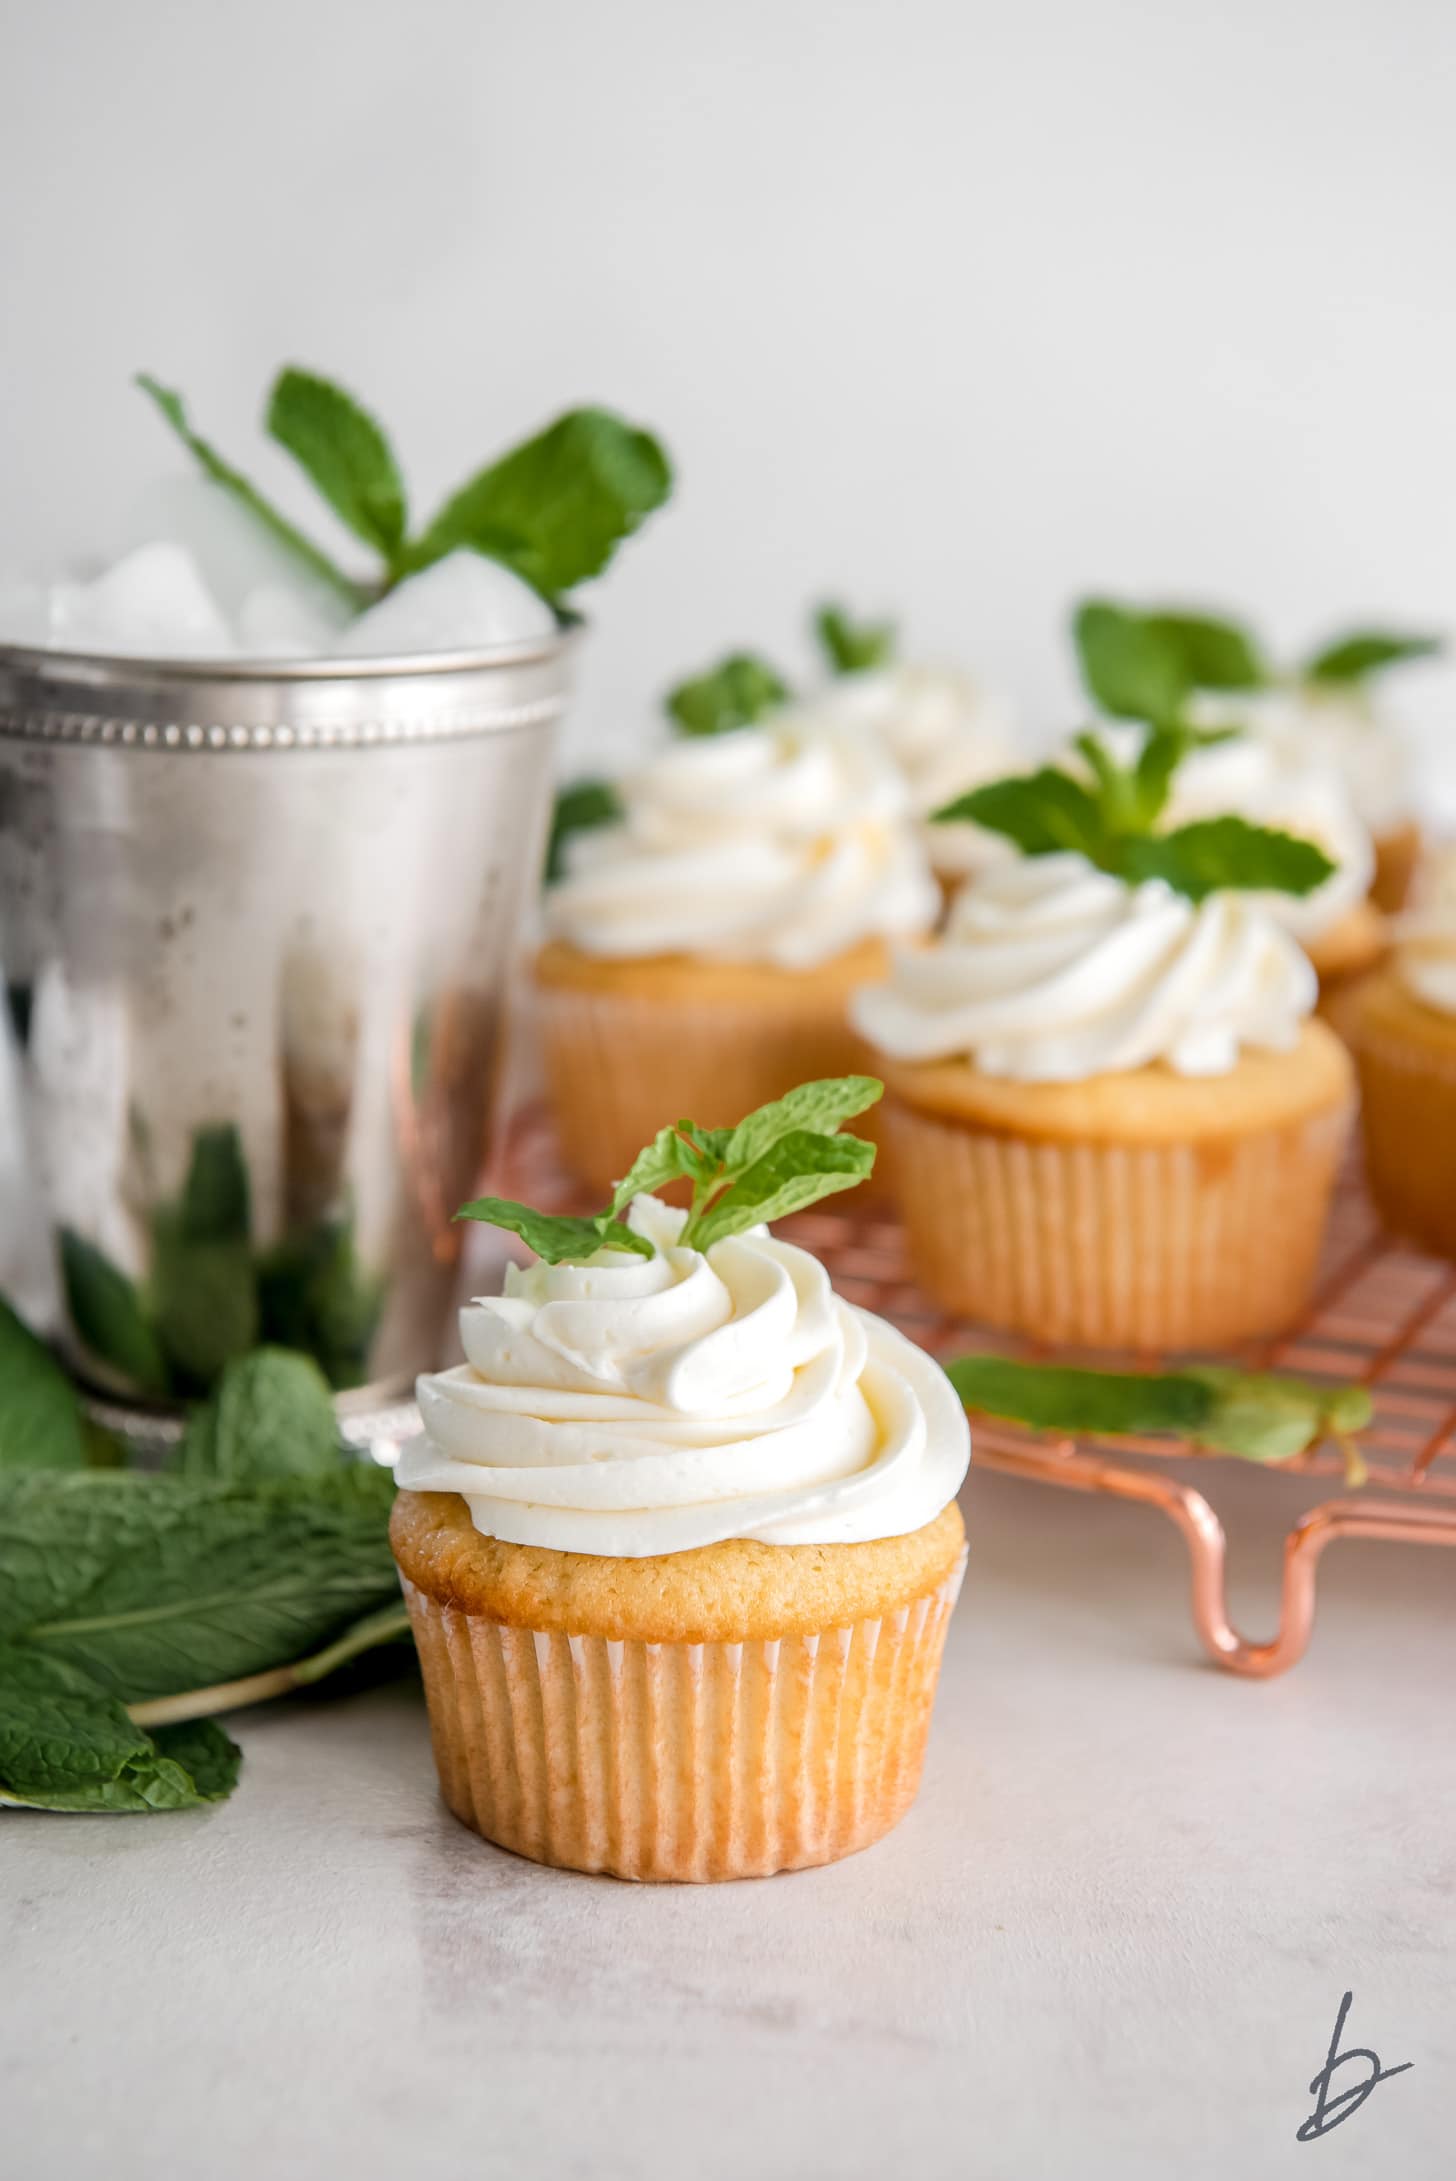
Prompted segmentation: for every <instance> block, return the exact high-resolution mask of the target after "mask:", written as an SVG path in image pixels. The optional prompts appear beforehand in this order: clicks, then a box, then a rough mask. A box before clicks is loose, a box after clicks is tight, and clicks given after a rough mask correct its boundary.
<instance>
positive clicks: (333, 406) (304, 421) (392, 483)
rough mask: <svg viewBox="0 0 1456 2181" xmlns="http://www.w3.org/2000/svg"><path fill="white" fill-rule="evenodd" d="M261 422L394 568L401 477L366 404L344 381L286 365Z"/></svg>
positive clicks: (401, 528) (401, 516)
mask: <svg viewBox="0 0 1456 2181" xmlns="http://www.w3.org/2000/svg"><path fill="white" fill-rule="evenodd" d="M266 421H267V429H268V431H269V433H270V434H271V436H272V437H273V438H274V439H276V440H277V442H278V444H279V446H280V447H286V448H287V450H288V452H289V453H290V454H291V455H292V456H293V458H294V460H295V461H296V462H297V463H298V465H299V467H300V469H302V470H303V472H304V474H305V476H307V477H308V478H309V479H311V481H312V482H313V483H314V484H315V485H316V486H317V487H318V489H319V491H320V492H321V493H322V494H323V496H324V498H325V499H326V500H327V501H328V503H329V506H330V507H331V508H332V509H333V510H334V513H335V514H336V515H337V516H338V517H339V519H340V521H341V522H343V523H345V524H347V526H348V527H349V529H350V530H352V531H353V533H354V535H355V536H356V537H358V538H362V539H363V540H364V543H365V544H366V545H372V546H373V547H374V549H375V550H376V552H378V553H381V554H382V555H383V556H384V559H385V560H386V562H388V563H389V565H390V566H391V567H393V566H394V563H395V562H396V560H397V559H398V557H399V550H400V547H401V546H402V545H403V543H404V533H405V519H406V518H405V497H404V480H403V479H402V478H401V476H400V474H399V465H398V464H397V463H396V461H395V459H394V450H393V448H392V447H391V446H390V444H389V441H388V440H387V439H386V438H385V436H384V433H383V432H382V431H381V430H380V428H379V426H378V424H376V423H375V421H374V419H373V417H372V416H370V415H369V414H368V412H367V410H365V409H362V408H361V407H360V405H359V403H358V402H357V401H355V400H354V398H353V396H352V395H351V394H346V393H345V392H344V390H343V388H342V387H341V386H335V385H333V384H332V382H331V381H330V380H328V379H324V378H320V377H319V376H318V375H317V374H316V373H315V372H312V371H301V370H299V369H298V368H297V366H292V365H291V366H289V367H288V368H287V369H285V370H283V371H280V372H279V374H278V377H277V378H276V380H275V381H274V383H273V391H272V393H271V394H270V396H269V398H268V413H267V420H266Z"/></svg>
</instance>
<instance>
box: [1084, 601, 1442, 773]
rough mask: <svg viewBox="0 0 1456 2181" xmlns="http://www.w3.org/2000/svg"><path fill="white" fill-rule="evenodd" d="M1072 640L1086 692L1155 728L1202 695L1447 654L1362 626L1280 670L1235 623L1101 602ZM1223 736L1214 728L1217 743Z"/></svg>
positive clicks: (1345, 675)
mask: <svg viewBox="0 0 1456 2181" xmlns="http://www.w3.org/2000/svg"><path fill="white" fill-rule="evenodd" d="M1073 637H1074V640H1075V643H1076V649H1077V659H1078V664H1079V665H1080V667H1081V670H1082V679H1083V682H1084V683H1085V684H1086V688H1087V694H1088V695H1089V696H1090V697H1091V698H1092V701H1093V702H1094V704H1096V705H1097V706H1098V708H1099V710H1101V711H1103V712H1106V713H1108V714H1109V715H1110V716H1111V717H1112V718H1113V719H1133V720H1145V721H1151V722H1153V723H1154V724H1169V723H1172V722H1177V721H1181V720H1182V719H1183V717H1184V712H1185V708H1186V707H1187V705H1188V703H1189V701H1190V700H1191V699H1192V698H1193V697H1195V696H1197V695H1203V694H1216V695H1236V694H1240V693H1244V694H1248V693H1252V692H1254V691H1256V690H1266V689H1274V688H1278V687H1280V686H1281V685H1287V684H1288V683H1290V682H1294V683H1303V684H1305V685H1307V686H1308V685H1316V686H1326V687H1329V686H1345V687H1350V686H1355V685H1359V684H1361V683H1363V682H1365V681H1366V680H1367V679H1368V678H1369V677H1370V676H1371V675H1372V674H1377V673H1380V672H1382V671H1383V670H1384V669H1385V668H1386V667H1391V666H1400V665H1402V664H1404V663H1405V662H1407V661H1410V660H1415V659H1427V658H1431V657H1433V656H1434V655H1435V654H1436V653H1437V652H1439V651H1440V650H1441V649H1442V642H1441V639H1440V637H1438V636H1428V635H1415V634H1409V633H1401V632H1398V631H1392V630H1389V629H1356V630H1352V631H1350V632H1348V633H1347V634H1346V635H1343V636H1340V637H1337V638H1335V639H1333V640H1332V641H1331V642H1330V643H1328V644H1325V645H1323V646H1322V647H1321V648H1320V649H1319V650H1318V651H1316V652H1314V653H1312V654H1311V656H1310V657H1309V658H1307V659H1305V660H1303V661H1302V662H1301V663H1300V664H1298V665H1297V666H1295V667H1294V668H1293V669H1292V670H1289V671H1282V670H1280V669H1279V668H1277V667H1276V666H1275V665H1274V664H1273V663H1272V662H1271V660H1270V658H1269V656H1268V653H1267V652H1266V651H1265V649H1264V647H1263V646H1262V644H1261V643H1260V642H1259V639H1258V638H1257V637H1256V636H1255V635H1254V634H1253V632H1252V631H1251V630H1250V629H1247V628H1245V627H1244V626H1243V625H1242V624H1241V623H1239V622H1237V621H1232V620H1228V619H1226V618H1224V617H1223V616H1220V615H1216V614H1209V613H1194V612H1187V611H1181V610H1178V609H1161V610H1159V609H1155V610H1152V611H1146V612H1145V611H1141V610H1139V609H1138V608H1136V607H1132V606H1122V605H1117V604H1115V603H1114V602H1113V601H1112V600H1110V599H1105V598H1093V599H1088V600H1086V601H1085V602H1084V603H1083V604H1082V605H1081V606H1079V607H1078V608H1077V612H1076V614H1075V616H1074V619H1073ZM1227 731H1228V730H1226V729H1219V730H1214V732H1215V734H1216V735H1217V736H1218V738H1219V739H1222V738H1223V735H1224V734H1225V733H1227Z"/></svg>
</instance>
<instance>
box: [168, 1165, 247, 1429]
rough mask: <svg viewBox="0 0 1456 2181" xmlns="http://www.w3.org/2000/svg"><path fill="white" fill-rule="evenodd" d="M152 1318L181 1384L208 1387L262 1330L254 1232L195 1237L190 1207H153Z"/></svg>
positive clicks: (190, 1387) (172, 1371) (199, 1388)
mask: <svg viewBox="0 0 1456 2181" xmlns="http://www.w3.org/2000/svg"><path fill="white" fill-rule="evenodd" d="M151 1291H152V1321H153V1324H154V1326H155V1328H156V1333H157V1338H158V1339H159V1340H160V1342H161V1344H162V1348H163V1351H164V1353H165V1355H166V1358H167V1363H168V1366H169V1378H170V1380H171V1382H172V1384H173V1385H174V1386H175V1387H179V1388H181V1389H183V1390H186V1391H194V1392H200V1391H202V1390H204V1389H205V1388H207V1387H208V1386H210V1385H211V1384H212V1382H213V1380H214V1379H215V1378H216V1377H217V1374H218V1372H219V1371H220V1370H221V1369H222V1368H223V1366H224V1364H226V1363H228V1362H230V1361H232V1359H233V1358H234V1357H237V1356H245V1355H246V1354H247V1353H248V1350H249V1349H250V1348H252V1347H253V1346H254V1344H255V1343H256V1341H257V1338H258V1289H257V1280H256V1277H255V1274H254V1269H253V1257H252V1252H251V1250H250V1249H249V1247H248V1244H247V1242H246V1240H226V1239H224V1240H211V1239H206V1238H202V1239H194V1238H193V1237H191V1236H190V1235H189V1234H188V1232H187V1226H186V1219H185V1214H183V1213H181V1212H179V1211H178V1210H177V1209H175V1208H173V1207H171V1206H167V1205H159V1206H158V1207H157V1209H156V1211H155V1212H154V1213H153V1214H152V1279H151Z"/></svg>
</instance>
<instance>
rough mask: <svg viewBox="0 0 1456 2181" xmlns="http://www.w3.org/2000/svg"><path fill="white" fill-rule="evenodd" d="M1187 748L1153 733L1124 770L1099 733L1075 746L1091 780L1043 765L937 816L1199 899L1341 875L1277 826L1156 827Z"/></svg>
mask: <svg viewBox="0 0 1456 2181" xmlns="http://www.w3.org/2000/svg"><path fill="white" fill-rule="evenodd" d="M1188 747H1189V738H1188V736H1187V735H1186V734H1185V733H1184V732H1183V730H1181V729H1180V728H1155V729H1153V730H1152V732H1151V733H1150V734H1149V735H1148V736H1147V737H1146V739H1145V740H1144V743H1143V746H1142V749H1141V750H1140V751H1139V753H1138V756H1137V759H1136V761H1135V763H1134V764H1132V765H1124V764H1122V763H1120V762H1119V760H1118V759H1117V758H1116V757H1115V756H1114V755H1113V753H1112V751H1111V750H1110V749H1108V747H1107V745H1106V744H1105V743H1104V742H1102V741H1100V740H1099V739H1098V738H1097V737H1096V736H1094V735H1082V736H1079V737H1078V740H1077V748H1078V750H1079V751H1080V752H1081V755H1082V757H1083V759H1084V761H1085V762H1086V764H1087V767H1088V771H1089V773H1090V775H1091V778H1090V781H1088V782H1084V781H1081V780H1078V779H1077V778H1075V777H1074V775H1073V774H1071V773H1069V772H1066V771H1064V770H1063V769H1062V768H1061V767H1060V766H1057V765H1043V766H1042V767H1041V768H1040V770H1039V771H1037V772H1034V773H1023V774H1016V775H1013V776H1012V777H1011V778H1009V779H1005V780H992V781H988V782H987V783H985V785H983V786H981V787H978V788H972V789H971V790H970V792H969V793H968V794H965V795H961V796H958V797H957V798H956V800H955V801H954V802H952V803H947V804H946V805H945V807H944V808H943V809H941V810H937V811H935V812H934V813H933V816H934V818H935V819H936V820H937V821H938V822H943V823H947V824H950V823H955V822H957V821H959V820H963V819H969V820H971V822H972V823H973V824H975V825H979V826H984V827H985V828H986V829H987V830H988V831H989V832H992V833H1000V834H1003V835H1004V836H1005V837H1006V838H1007V839H1008V840H1011V841H1014V842H1015V844H1016V846H1017V847H1018V848H1019V849H1020V850H1021V852H1022V854H1023V855H1025V856H1050V855H1057V854H1063V853H1066V852H1067V851H1071V852H1073V853H1074V854H1077V855H1080V856H1085V857H1086V859H1087V861H1088V862H1089V863H1091V864H1094V865H1095V866H1096V867H1097V869H1098V870H1099V871H1106V872H1107V873H1108V874H1109V875H1110V876H1111V877H1113V878H1119V879H1122V880H1123V881H1124V882H1125V883H1126V884H1127V885H1129V886H1135V885H1138V884H1140V883H1141V882H1142V881H1143V880H1145V879H1154V878H1157V879H1162V880H1163V881H1164V882H1165V884H1167V885H1169V886H1171V887H1172V888H1173V889H1174V891H1175V892H1177V893H1181V894H1184V895H1186V896H1187V898H1188V899H1189V900H1190V901H1195V902H1197V901H1203V900H1206V898H1207V897H1208V895H1209V894H1212V893H1218V892H1223V891H1236V892H1248V891H1255V892H1265V891H1268V892H1274V893H1287V894H1295V895H1305V894H1309V893H1313V891H1314V889H1315V888H1316V887H1317V886H1319V885H1322V884H1323V882H1324V881H1325V879H1327V878H1328V877H1329V876H1330V874H1331V872H1332V871H1333V870H1334V868H1335V866H1334V864H1333V863H1332V862H1331V860H1330V858H1329V857H1328V856H1327V855H1326V854H1325V852H1324V850H1323V849H1322V848H1319V847H1317V846H1316V845H1315V843H1314V842H1313V841H1305V840H1298V839H1296V838H1295V837H1294V835H1293V834H1290V833H1282V832H1279V831H1277V830H1275V829H1274V828H1273V827H1270V826H1258V825H1250V824H1249V823H1248V821H1247V820H1246V819H1243V818H1237V817H1232V816H1230V817H1223V818H1203V819H1199V820H1196V821H1195V822H1194V823H1192V824H1189V825H1184V826H1177V827H1175V828H1174V829H1173V830H1172V831H1171V832H1165V833H1161V832H1159V831H1158V830H1157V827H1158V821H1159V819H1160V818H1161V817H1162V815H1163V812H1164V811H1165V809H1166V808H1167V804H1168V799H1169V796H1170V794H1171V792H1172V786H1173V781H1174V778H1175V776H1176V774H1177V769H1178V766H1179V765H1180V764H1181V763H1182V761H1183V758H1184V756H1185V755H1186V753H1187V750H1188Z"/></svg>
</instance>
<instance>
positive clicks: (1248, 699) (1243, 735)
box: [1074, 599, 1386, 1011]
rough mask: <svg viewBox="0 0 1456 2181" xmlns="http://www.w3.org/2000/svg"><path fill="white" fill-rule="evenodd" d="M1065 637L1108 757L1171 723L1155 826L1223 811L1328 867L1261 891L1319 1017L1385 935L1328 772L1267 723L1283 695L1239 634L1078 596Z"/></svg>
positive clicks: (1344, 795)
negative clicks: (1178, 747)
mask: <svg viewBox="0 0 1456 2181" xmlns="http://www.w3.org/2000/svg"><path fill="white" fill-rule="evenodd" d="M1074 635H1075V641H1076V648H1077V655H1078V660H1079V663H1080V665H1081V670H1082V677H1083V680H1084V682H1085V684H1086V687H1087V690H1088V693H1089V695H1090V696H1091V697H1092V698H1093V701H1094V702H1095V703H1096V704H1097V705H1098V707H1099V709H1100V710H1102V711H1103V712H1105V713H1107V714H1109V715H1110V716H1111V718H1112V719H1113V720H1114V721H1116V722H1117V723H1118V724H1117V725H1116V726H1115V727H1113V728H1111V729H1110V730H1108V731H1107V733H1108V740H1109V742H1110V745H1111V747H1112V748H1113V750H1114V752H1115V754H1116V755H1117V756H1118V757H1119V759H1120V760H1121V761H1123V762H1131V761H1132V759H1133V756H1134V755H1135V753H1136V751H1137V749H1138V748H1139V747H1140V746H1141V744H1142V742H1143V741H1144V740H1145V739H1146V737H1147V736H1148V735H1149V734H1150V733H1152V732H1153V731H1155V730H1157V729H1160V728H1168V727H1172V728H1175V729H1176V730H1177V731H1178V732H1179V734H1180V735H1181V736H1182V738H1183V741H1184V743H1185V745H1186V752H1185V757H1184V761H1183V762H1181V763H1180V764H1179V767H1178V771H1177V776H1176V779H1175V781H1174V784H1173V788H1172V792H1171V794H1170V795H1169V797H1168V801H1167V804H1166V806H1165V808H1164V810H1163V813H1162V815H1161V818H1160V820H1159V823H1160V825H1161V826H1162V827H1164V828H1165V829H1167V828H1170V827H1174V826H1180V825H1186V824H1188V823H1190V822H1191V821H1193V820H1195V819H1199V818H1207V817H1217V816H1219V815H1221V814H1223V813H1226V812H1232V813H1235V814H1237V815H1238V816H1240V817H1243V818H1246V819H1247V820H1248V821H1249V822H1250V823H1251V824H1253V825H1256V826H1263V827H1269V828H1273V829H1276V830H1279V831H1283V832H1287V833H1292V834H1294V835H1295V836H1296V837H1297V838H1299V839H1302V840H1310V841H1314V842H1315V843H1316V844H1317V845H1318V846H1319V847H1320V848H1321V849H1323V850H1324V852H1325V854H1326V856H1327V857H1328V859H1329V862H1330V865H1331V869H1330V871H1329V874H1328V876H1327V877H1326V878H1325V879H1324V880H1323V882H1322V883H1321V884H1320V885H1318V886H1316V887H1314V888H1313V889H1312V890H1311V891H1310V892H1309V893H1308V894H1305V895H1292V894H1287V893H1278V892H1271V893H1270V894H1269V896H1268V898H1267V899H1266V900H1265V901H1264V903H1263V906H1264V907H1265V908H1266V909H1267V910H1268V912H1269V914H1270V915H1271V916H1272V917H1273V918H1274V919H1275V921H1276V922H1277V923H1279V924H1281V925H1282V926H1283V927H1284V929H1285V930H1286V931H1288V932H1290V933H1292V935H1293V936H1294V937H1295V938H1296V939H1297V940H1298V941H1299V943H1300V945H1301V946H1302V947H1303V948H1304V949H1305V951H1306V953H1307V954H1308V955H1309V957H1310V960H1311V961H1312V962H1313V964H1314V966H1315V970H1316V972H1317V973H1318V976H1319V980H1320V999H1321V1008H1322V1011H1331V1010H1333V1011H1338V1008H1339V1006H1340V1004H1341V998H1342V995H1343V994H1345V993H1346V992H1347V991H1348V989H1349V988H1350V986H1351V985H1352V984H1353V983H1354V982H1355V981H1356V980H1358V979H1359V978H1360V977H1363V976H1364V975H1365V974H1367V973H1368V971H1369V970H1371V969H1372V968H1373V967H1374V966H1375V964H1376V963H1377V962H1378V961H1379V960H1380V959H1381V956H1382V955H1383V953H1384V951H1385V945H1386V935H1385V927H1384V923H1383V920H1382V917H1381V914H1380V911H1379V909H1378V908H1377V907H1376V905H1375V903H1374V902H1373V900H1372V899H1371V889H1372V885H1373V882H1374V879H1375V872H1376V853H1375V845H1374V842H1373V839H1372V837H1371V834H1370V830H1369V827H1368V825H1367V824H1366V823H1365V821H1364V820H1363V819H1362V817H1361V816H1360V814H1359V812H1358V810H1357V809H1356V807H1355V804H1354V802H1353V801H1352V799H1351V795H1350V792H1349V789H1348V786H1347V785H1346V782H1345V779H1344V777H1343V774H1342V772H1341V770H1340V768H1339V766H1338V765H1337V764H1336V763H1335V762H1334V761H1333V759H1332V758H1330V757H1328V756H1323V755H1321V753H1320V750H1319V746H1318V740H1317V738H1316V737H1313V736H1309V735H1306V736H1304V737H1303V738H1302V739H1300V738H1297V737H1295V736H1294V735H1293V734H1292V733H1287V732H1285V731H1284V730H1283V729H1282V728H1281V727H1280V726H1279V722H1280V721H1281V720H1283V719H1285V718H1287V717H1292V716H1293V712H1294V709H1295V704H1294V700H1293V698H1292V697H1291V696H1290V695H1289V694H1288V693H1287V692H1285V691H1282V690H1272V689H1270V688H1269V687H1268V686H1267V684H1266V681H1265V679H1264V676H1265V668H1264V665H1263V662H1262V659H1261V656H1260V654H1259V652H1258V650H1257V649H1256V647H1255V645H1254V643H1253V640H1252V638H1250V637H1249V636H1248V635H1247V634H1246V633H1245V632H1244V631H1243V630H1241V629H1239V628H1238V627H1237V626H1236V625H1235V624H1234V623H1232V622H1226V621H1216V620H1213V619H1211V618H1210V617H1208V616H1204V615H1195V614H1190V613H1171V612H1170V613H1140V612H1135V611H1132V610H1130V609H1128V608H1126V607H1123V606H1118V605H1114V604H1112V603H1111V602H1109V601H1107V600H1101V599H1092V600H1088V601H1087V602H1086V603H1085V604H1083V605H1082V606H1081V607H1079V608H1078V610H1077V613H1076V616H1075V621H1074Z"/></svg>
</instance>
